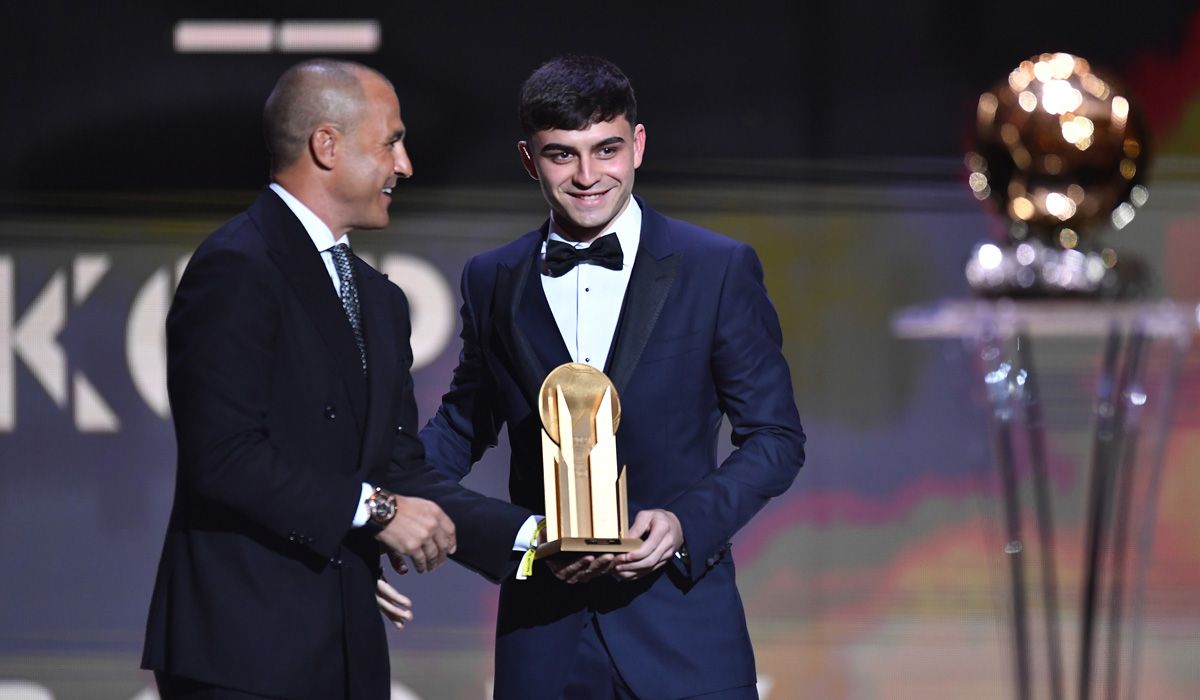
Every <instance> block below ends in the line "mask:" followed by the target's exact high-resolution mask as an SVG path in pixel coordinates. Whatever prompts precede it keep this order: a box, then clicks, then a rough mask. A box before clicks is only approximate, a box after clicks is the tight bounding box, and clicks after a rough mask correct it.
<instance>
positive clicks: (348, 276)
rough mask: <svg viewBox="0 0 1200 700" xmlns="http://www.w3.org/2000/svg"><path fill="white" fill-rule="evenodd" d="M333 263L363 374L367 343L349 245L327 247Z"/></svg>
mask: <svg viewBox="0 0 1200 700" xmlns="http://www.w3.org/2000/svg"><path fill="white" fill-rule="evenodd" d="M329 252H330V253H331V254H332V255H333V264H334V266H335V267H337V273H338V279H339V280H341V285H342V309H344V310H345V312H346V318H347V319H348V320H349V321H350V328H351V330H353V331H354V344H355V345H357V346H358V357H359V359H361V360H362V371H363V374H366V373H367V344H366V342H364V341H363V331H362V319H361V318H360V317H359V314H358V286H357V285H355V283H354V263H353V262H352V261H351V260H350V246H348V245H346V244H345V243H338V244H337V245H335V246H334V247H332V248H330V249H329Z"/></svg>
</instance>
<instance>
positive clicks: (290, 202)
mask: <svg viewBox="0 0 1200 700" xmlns="http://www.w3.org/2000/svg"><path fill="white" fill-rule="evenodd" d="M270 187H271V190H272V191H274V192H275V194H277V195H279V198H280V199H282V200H283V203H284V204H286V205H287V207H288V209H291V210H292V213H293V214H295V215H296V218H297V219H299V220H300V224H301V225H302V226H304V230H305V231H307V232H308V237H309V238H311V239H312V242H313V245H315V246H316V247H317V251H318V252H321V253H324V252H325V251H327V250H329V249H330V248H332V247H333V246H335V245H337V244H338V243H345V244H346V245H350V234H348V233H347V234H346V235H345V236H342V240H340V241H339V240H337V239H336V238H334V236H333V231H331V230H329V227H328V226H327V225H325V222H324V221H321V217H319V216H317V215H316V214H314V213H313V210H312V209H309V208H308V207H306V206H304V202H301V201H300V200H299V199H296V196H295V195H294V194H292V193H291V192H288V191H287V190H285V189H284V188H283V185H280V184H279V183H278V182H272V183H271V184H270ZM622 243H624V242H623V241H622Z"/></svg>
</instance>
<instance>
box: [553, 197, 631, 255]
mask: <svg viewBox="0 0 1200 700" xmlns="http://www.w3.org/2000/svg"><path fill="white" fill-rule="evenodd" d="M608 229H609V230H607V231H605V232H604V233H602V234H600V235H601V236H605V235H608V234H610V233H615V234H617V240H618V241H620V242H621V252H622V254H623V255H624V258H625V263H624V265H623V267H625V268H629V267H630V266H631V265H633V258H634V256H635V255H637V249H638V243H640V242H641V240H642V208H641V207H640V206H638V203H637V200H636V199H634V198H633V197H630V198H629V203H628V204H627V205H626V206H625V209H624V211H622V212H621V213H620V214H618V215H617V218H616V219H613V222H612V223H611V224H610V225H609V227H608ZM599 237H600V236H597V238H599ZM547 239H548V240H552V241H564V242H566V243H570V244H571V245H573V246H575V247H576V248H586V247H587V246H589V245H591V243H590V242H589V243H576V242H575V241H572V240H570V239H567V238H564V237H563V236H562V235H561V234H560V233H559V231H558V225H557V224H555V223H554V213H553V212H551V213H550V235H549V236H547ZM545 250H546V244H545V243H544V242H543V243H542V251H543V252H544V251H545Z"/></svg>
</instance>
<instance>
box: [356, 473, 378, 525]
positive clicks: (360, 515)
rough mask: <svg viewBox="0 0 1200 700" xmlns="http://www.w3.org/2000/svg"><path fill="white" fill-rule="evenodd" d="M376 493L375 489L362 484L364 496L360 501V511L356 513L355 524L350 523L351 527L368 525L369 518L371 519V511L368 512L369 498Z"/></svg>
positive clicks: (364, 483) (365, 483)
mask: <svg viewBox="0 0 1200 700" xmlns="http://www.w3.org/2000/svg"><path fill="white" fill-rule="evenodd" d="M374 492H375V487H374V486H372V485H370V484H368V483H367V482H365V481H364V482H362V496H360V497H359V499H358V510H356V511H354V522H352V523H350V525H351V527H362V526H363V525H366V524H367V518H369V517H371V511H369V510H367V498H368V497H370V495H371V494H372V493H374Z"/></svg>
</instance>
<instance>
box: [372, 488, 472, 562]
mask: <svg viewBox="0 0 1200 700" xmlns="http://www.w3.org/2000/svg"><path fill="white" fill-rule="evenodd" d="M368 506H369V507H370V512H371V518H370V519H371V522H372V523H373V524H374V525H375V527H376V528H380V529H379V530H378V532H377V533H376V534H375V539H377V540H379V542H380V543H381V544H383V546H384V547H385V548H386V549H387V551H388V555H389V557H390V558H391V559H392V565H393V566H394V567H395V568H396V570H397V571H400V570H401V568H407V567H404V565H403V559H402V558H401V557H402V556H407V557H408V558H409V559H410V560H412V565H413V568H414V569H416V570H417V573H419V574H423V573H425V572H426V571H433V570H434V569H436V568H437V567H439V566H441V565H442V564H444V563H446V558H447V557H448V556H450V555H451V554H454V551H455V549H456V548H457V546H458V543H457V540H456V539H455V534H454V522H453V521H452V520H450V518H449V516H447V515H446V513H445V512H443V511H442V509H441V507H440V506H438V504H436V503H434V502H433V501H429V500H426V499H424V498H416V497H412V496H401V495H398V494H393V493H388V492H387V491H383V490H382V489H377V490H376V492H375V494H374V495H372V496H371V499H370V502H368ZM400 572H401V573H403V572H402V571H400Z"/></svg>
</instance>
